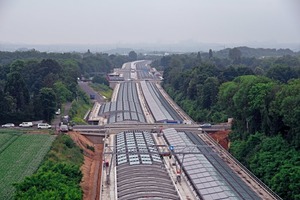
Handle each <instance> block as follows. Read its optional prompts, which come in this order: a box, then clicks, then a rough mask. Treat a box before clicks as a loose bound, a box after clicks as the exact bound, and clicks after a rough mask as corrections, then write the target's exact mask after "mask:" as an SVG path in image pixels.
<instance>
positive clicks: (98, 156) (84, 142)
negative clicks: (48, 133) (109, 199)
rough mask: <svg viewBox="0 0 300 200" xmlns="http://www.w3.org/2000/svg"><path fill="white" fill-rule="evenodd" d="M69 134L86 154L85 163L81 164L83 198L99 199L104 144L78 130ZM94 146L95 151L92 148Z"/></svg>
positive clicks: (87, 199) (88, 199) (85, 199)
mask: <svg viewBox="0 0 300 200" xmlns="http://www.w3.org/2000/svg"><path fill="white" fill-rule="evenodd" d="M68 134H69V135H70V136H71V137H72V139H73V140H74V142H76V143H77V144H78V145H79V147H80V148H81V149H82V150H83V154H84V164H83V165H82V166H81V171H82V174H83V178H82V181H81V188H82V190H83V199H84V200H93V199H99V195H100V184H101V171H102V151H103V144H94V143H92V142H91V141H90V140H89V139H87V138H86V137H85V136H83V135H81V134H80V133H78V132H68ZM93 148H94V151H92V150H91V149H93Z"/></svg>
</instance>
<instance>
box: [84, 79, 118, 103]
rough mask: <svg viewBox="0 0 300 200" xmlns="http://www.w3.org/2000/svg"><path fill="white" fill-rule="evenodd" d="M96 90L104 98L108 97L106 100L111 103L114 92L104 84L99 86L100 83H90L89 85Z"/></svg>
mask: <svg viewBox="0 0 300 200" xmlns="http://www.w3.org/2000/svg"><path fill="white" fill-rule="evenodd" d="M89 85H90V86H91V87H92V88H93V89H94V90H96V91H97V92H99V93H100V94H101V95H102V96H105V97H106V100H108V101H110V100H111V97H112V94H113V90H112V89H111V88H110V87H109V86H107V85H104V84H98V83H90V84H89Z"/></svg>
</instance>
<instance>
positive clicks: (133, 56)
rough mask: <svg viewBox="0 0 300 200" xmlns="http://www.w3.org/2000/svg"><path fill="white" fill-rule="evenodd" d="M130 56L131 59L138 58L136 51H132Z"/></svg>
mask: <svg viewBox="0 0 300 200" xmlns="http://www.w3.org/2000/svg"><path fill="white" fill-rule="evenodd" d="M128 57H129V59H130V60H131V61H135V60H137V54H136V53H135V51H130V52H129V54H128Z"/></svg>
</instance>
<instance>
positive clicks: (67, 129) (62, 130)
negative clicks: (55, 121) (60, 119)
mask: <svg viewBox="0 0 300 200" xmlns="http://www.w3.org/2000/svg"><path fill="white" fill-rule="evenodd" d="M59 130H60V132H68V131H69V127H68V126H67V125H65V124H62V125H60V128H59Z"/></svg>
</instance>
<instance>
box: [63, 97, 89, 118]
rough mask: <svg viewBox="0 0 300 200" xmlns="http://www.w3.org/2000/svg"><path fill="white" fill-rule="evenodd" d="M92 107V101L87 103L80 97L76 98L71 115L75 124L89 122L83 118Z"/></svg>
mask: <svg viewBox="0 0 300 200" xmlns="http://www.w3.org/2000/svg"><path fill="white" fill-rule="evenodd" d="M91 108H92V104H91V103H87V102H86V101H85V100H84V99H81V98H79V99H78V100H77V101H76V100H75V101H73V102H72V106H71V109H70V111H69V115H70V117H71V119H72V121H73V122H74V123H75V124H87V122H86V121H84V119H83V118H84V116H85V114H86V112H87V111H88V110H90V109H91Z"/></svg>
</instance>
